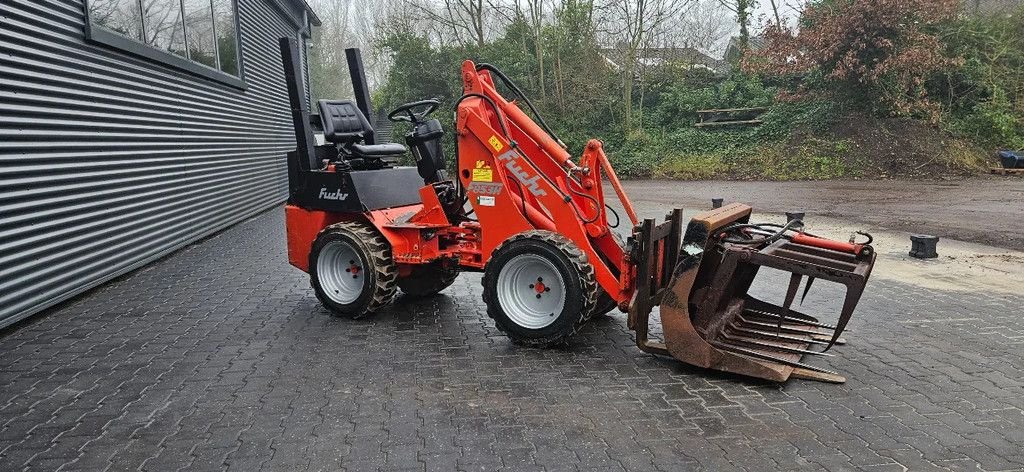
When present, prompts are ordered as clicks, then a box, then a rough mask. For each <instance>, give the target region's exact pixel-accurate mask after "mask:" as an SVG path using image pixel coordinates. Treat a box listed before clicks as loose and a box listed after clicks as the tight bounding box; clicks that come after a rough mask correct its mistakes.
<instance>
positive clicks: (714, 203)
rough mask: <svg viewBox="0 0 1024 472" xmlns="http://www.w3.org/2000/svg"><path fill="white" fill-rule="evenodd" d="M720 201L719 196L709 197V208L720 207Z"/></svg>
mask: <svg viewBox="0 0 1024 472" xmlns="http://www.w3.org/2000/svg"><path fill="white" fill-rule="evenodd" d="M722 201H723V199H721V198H712V199H711V208H722Z"/></svg>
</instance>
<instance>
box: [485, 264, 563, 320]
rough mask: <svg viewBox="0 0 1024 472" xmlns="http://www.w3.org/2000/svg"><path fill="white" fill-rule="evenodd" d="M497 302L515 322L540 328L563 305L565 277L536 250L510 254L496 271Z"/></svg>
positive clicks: (557, 313) (555, 318) (552, 318)
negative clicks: (533, 252)
mask: <svg viewBox="0 0 1024 472" xmlns="http://www.w3.org/2000/svg"><path fill="white" fill-rule="evenodd" d="M498 303H500V304H501V310H502V311H503V312H505V315H506V316H508V317H509V319H511V320H512V321H513V322H514V323H515V324H517V325H519V326H522V327H523V328H528V329H540V328H543V327H545V326H548V325H550V324H551V323H554V322H555V320H557V319H558V316H559V314H561V313H562V308H564V307H565V281H564V280H563V279H562V275H561V274H560V273H559V272H558V269H557V268H556V267H555V264H553V263H552V262H551V261H549V260H547V259H545V258H543V257H541V256H539V255H536V254H521V255H518V256H516V257H513V258H512V259H511V260H509V261H508V263H506V264H505V266H504V267H502V268H501V271H500V272H498Z"/></svg>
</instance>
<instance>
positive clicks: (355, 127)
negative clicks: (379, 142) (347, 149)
mask: <svg viewBox="0 0 1024 472" xmlns="http://www.w3.org/2000/svg"><path fill="white" fill-rule="evenodd" d="M316 104H317V106H318V107H319V108H320V120H321V121H322V122H323V126H324V139H325V140H327V141H329V142H332V143H336V144H347V143H353V142H356V141H361V140H362V139H363V137H364V136H365V134H366V133H369V132H372V131H373V128H372V127H370V122H369V121H366V117H365V116H363V112H361V111H359V107H357V106H356V104H355V102H353V101H352V100H318V101H317V102H316Z"/></svg>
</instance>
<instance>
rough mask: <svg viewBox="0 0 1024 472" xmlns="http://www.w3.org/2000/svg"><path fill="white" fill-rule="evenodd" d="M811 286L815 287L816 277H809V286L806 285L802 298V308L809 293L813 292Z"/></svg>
mask: <svg viewBox="0 0 1024 472" xmlns="http://www.w3.org/2000/svg"><path fill="white" fill-rule="evenodd" d="M811 285H814V277H807V285H804V294H803V295H801V296H800V305H801V306H803V304H804V299H805V298H807V292H810V291H811Z"/></svg>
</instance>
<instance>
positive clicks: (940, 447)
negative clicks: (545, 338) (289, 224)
mask: <svg viewBox="0 0 1024 472" xmlns="http://www.w3.org/2000/svg"><path fill="white" fill-rule="evenodd" d="M479 281H480V278H479V276H478V275H476V274H463V275H462V276H460V279H459V281H458V282H456V284H455V286H453V287H452V288H450V289H448V290H446V291H445V292H444V295H442V296H438V297H434V298H431V299H427V300H421V301H416V302H412V301H408V300H403V299H401V298H399V300H398V301H397V303H396V304H395V305H394V306H393V307H392V308H390V309H388V310H386V311H384V312H382V313H380V314H379V315H378V316H376V317H374V318H372V319H370V320H364V321H349V320H343V319H337V318H332V317H331V316H329V315H328V313H327V312H326V311H325V310H324V309H323V308H322V307H320V305H319V304H318V303H317V302H316V299H315V298H314V297H313V295H312V293H311V290H310V289H309V284H308V280H307V277H306V276H305V275H304V274H302V273H300V272H298V271H297V270H294V269H292V268H291V267H290V266H288V265H287V263H286V261H285V257H284V230H283V218H282V214H281V211H280V210H274V211H271V212H268V213H265V214H263V215H261V216H259V217H258V218H255V219H253V220H250V221H248V222H245V223H242V224H240V225H237V226H235V227H233V228H231V229H229V230H228V231H225V232H223V233H221V234H220V235H218V236H216V237H213V238H211V239H208V240H206V241H203V242H201V243H199V244H197V245H194V246H192V247H189V248H187V249H185V250H183V251H180V252H179V253H177V254H175V255H173V256H171V257H169V258H167V259H165V260H163V261H159V262H157V263H155V264H152V265H150V266H149V267H147V268H145V269H143V270H140V271H138V272H136V273H133V274H131V275H130V276H127V277H125V278H122V279H120V280H116V281H114V282H112V283H109V284H107V285H105V286H104V287H102V288H100V289H98V290H95V291H93V292H91V293H89V294H88V295H86V296H84V297H80V298H78V299H76V300H75V301H73V302H71V303H69V304H66V305H64V306H62V307H60V308H59V309H56V310H53V311H51V312H50V313H47V314H45V315H43V316H38V317H36V318H35V319H33V320H32V321H30V322H28V323H24V324H22V325H21V326H19V327H17V328H16V329H13V330H8V331H6V332H4V333H0V385H2V387H3V388H2V390H0V470H3V471H7V470H12V471H13V470H19V469H21V468H29V469H37V470H55V469H60V470H102V469H104V468H109V469H110V470H135V469H142V470H176V469H187V470H206V469H223V468H230V469H234V470H244V471H249V470H257V469H262V470H291V469H314V470H338V469H348V470H373V469H384V470H454V469H462V470H482V469H495V468H500V467H505V468H508V469H515V470H552V471H554V470H587V471H591V470H595V471H596V470H666V471H667V470H673V471H675V470H691V469H704V470H715V471H720V470H721V471H725V470H822V469H828V470H854V469H859V470H872V471H889V470H894V471H897V470H907V469H909V470H933V469H949V470H979V469H981V470H1022V469H1024V448H1022V445H1024V411H1022V408H1024V388H1022V385H1024V381H1022V378H1024V377H1022V375H1021V374H1022V369H1024V321H1022V317H1021V306H1024V296H1016V295H1014V296H1011V295H1005V294H984V293H957V292H946V291H931V290H927V289H924V288H920V287H917V286H913V285H904V284H900V283H895V282H889V281H883V280H879V279H876V280H874V281H873V282H872V283H871V284H870V285H869V287H868V293H867V295H866V296H865V298H864V300H863V302H862V305H861V308H860V310H859V312H858V316H857V317H855V319H854V321H853V322H852V326H851V330H850V331H849V332H848V335H847V336H846V337H847V338H848V339H849V341H850V344H848V345H846V346H842V347H841V348H839V349H837V352H838V354H839V356H837V357H835V358H829V359H825V360H820V359H814V360H813V362H815V363H818V364H822V365H831V366H832V367H834V368H835V369H837V370H839V371H840V372H843V373H844V374H846V375H848V377H849V378H850V380H849V381H848V382H847V383H846V384H844V385H830V384H821V383H815V382H806V381H793V382H790V383H789V384H787V385H785V386H781V387H780V386H776V385H771V384H762V383H756V382H751V381H748V380H743V379H737V378H735V377H730V376H727V375H724V374H716V373H709V372H703V371H699V370H697V369H693V368H689V367H686V366H682V365H680V364H678V363H676V362H674V361H672V360H669V359H659V358H656V357H653V356H650V355H647V354H643V353H641V352H640V351H639V350H637V349H636V347H635V346H634V344H633V339H632V335H631V333H630V332H629V331H628V330H627V329H626V327H625V321H624V315H621V314H617V315H614V316H612V317H606V318H600V319H596V320H594V321H593V322H591V323H590V324H588V326H586V327H585V329H584V330H583V331H582V332H581V333H580V335H579V336H578V337H577V338H576V339H575V340H574V342H573V343H572V344H571V345H570V346H569V347H567V348H564V349H558V350H532V349H525V348H518V347H515V346H513V345H511V343H509V342H508V341H507V339H506V338H504V337H502V336H501V335H500V334H499V333H498V332H497V330H496V329H495V328H494V325H493V323H491V321H490V320H489V319H488V318H487V316H486V314H485V311H484V306H483V303H482V302H481V300H480V292H481V289H480V282H479ZM812 296H813V295H812ZM810 301H811V299H809V302H810Z"/></svg>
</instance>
